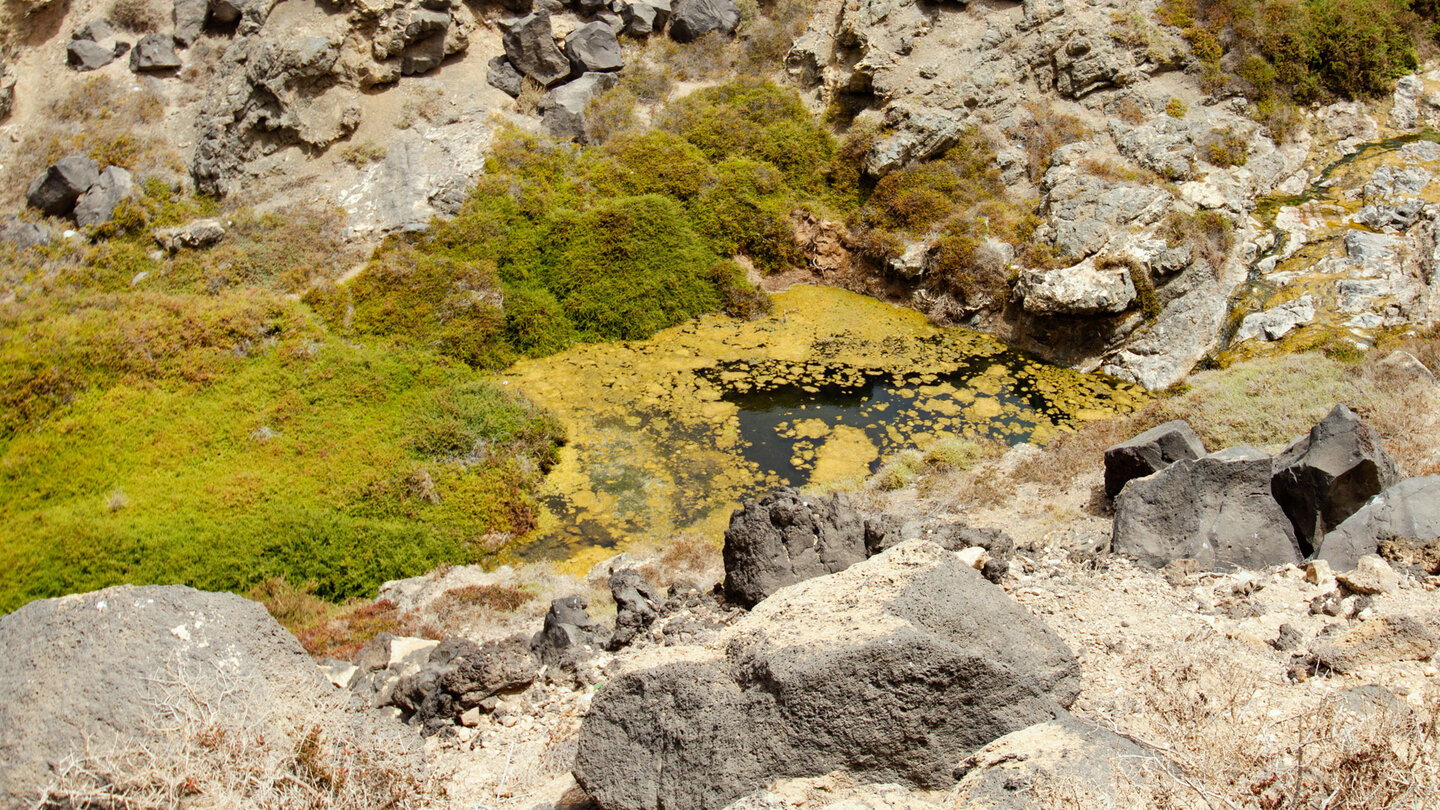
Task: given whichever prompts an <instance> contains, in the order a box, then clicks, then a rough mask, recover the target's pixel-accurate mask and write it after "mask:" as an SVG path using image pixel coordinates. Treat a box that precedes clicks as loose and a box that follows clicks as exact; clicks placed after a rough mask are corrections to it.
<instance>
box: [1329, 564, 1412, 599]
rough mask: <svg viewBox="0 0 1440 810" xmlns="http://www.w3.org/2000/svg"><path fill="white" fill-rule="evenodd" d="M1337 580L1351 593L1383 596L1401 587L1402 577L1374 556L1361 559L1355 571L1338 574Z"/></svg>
mask: <svg viewBox="0 0 1440 810" xmlns="http://www.w3.org/2000/svg"><path fill="white" fill-rule="evenodd" d="M1335 579H1336V580H1337V581H1339V582H1340V584H1341V585H1344V586H1345V587H1346V588H1347V589H1349V590H1350V592H1351V593H1359V594H1381V593H1389V592H1390V591H1393V590H1395V589H1396V588H1398V587H1400V577H1399V575H1397V574H1396V573H1395V569H1393V568H1391V567H1390V564H1389V563H1387V562H1385V561H1384V560H1382V559H1380V558H1379V557H1377V556H1375V555H1373V554H1367V555H1365V556H1364V557H1361V558H1360V559H1359V560H1358V561H1357V562H1356V563H1355V570H1353V571H1347V572H1344V573H1341V574H1337V575H1336V576H1335Z"/></svg>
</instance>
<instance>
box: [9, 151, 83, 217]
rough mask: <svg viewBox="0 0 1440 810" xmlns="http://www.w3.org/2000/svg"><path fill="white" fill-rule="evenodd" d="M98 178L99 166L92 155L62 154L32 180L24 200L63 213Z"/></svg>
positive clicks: (58, 214)
mask: <svg viewBox="0 0 1440 810" xmlns="http://www.w3.org/2000/svg"><path fill="white" fill-rule="evenodd" d="M99 179H100V167H99V166H98V165H96V163H95V161H93V160H91V159H90V158H88V157H84V156H83V155H71V156H70V157H64V158H60V159H59V160H57V161H55V164H54V165H52V166H51V167H50V168H48V169H46V170H45V173H44V174H42V175H40V176H39V177H37V178H35V179H34V181H32V182H31V183H30V188H29V189H27V190H26V192H25V201H26V203H28V204H29V206H30V207H31V208H34V209H36V210H38V211H40V212H41V213H42V214H46V215H48V216H52V217H63V216H65V215H67V214H69V213H70V212H71V211H72V210H74V208H75V201H76V200H78V199H79V198H80V195H81V194H84V193H85V191H86V190H87V189H89V188H90V187H91V186H93V185H95V182H96V181H97V180H99Z"/></svg>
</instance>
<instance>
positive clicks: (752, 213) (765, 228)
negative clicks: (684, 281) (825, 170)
mask: <svg viewBox="0 0 1440 810" xmlns="http://www.w3.org/2000/svg"><path fill="white" fill-rule="evenodd" d="M792 206H793V201H792V199H791V197H790V190H789V188H788V187H786V185H785V181H784V178H783V177H782V176H781V175H780V172H779V170H777V169H776V168H775V167H774V166H771V165H770V164H768V163H758V162H756V161H753V160H747V159H744V158H737V159H732V160H726V161H724V162H722V163H720V164H719V165H717V166H716V167H715V176H714V179H713V180H711V181H710V183H709V184H708V185H707V186H706V188H705V189H704V190H703V191H701V192H700V195H699V196H698V197H696V198H695V200H694V202H693V203H692V204H691V205H690V210H691V212H692V216H693V218H694V222H695V227H696V230H698V231H699V232H700V234H701V235H702V236H704V237H705V238H706V240H707V241H708V242H709V244H710V247H711V249H712V250H714V251H715V252H716V253H719V254H720V255H722V256H730V255H735V254H744V255H746V256H749V257H750V259H751V260H752V261H753V262H754V263H755V267H756V268H757V269H759V270H760V271H761V272H762V273H770V272H774V271H776V270H779V269H781V268H784V267H787V266H790V265H793V264H795V263H797V262H799V261H800V258H801V257H800V248H799V246H798V245H796V243H795V235H794V226H793V225H792V224H791V222H790V210H791V208H792Z"/></svg>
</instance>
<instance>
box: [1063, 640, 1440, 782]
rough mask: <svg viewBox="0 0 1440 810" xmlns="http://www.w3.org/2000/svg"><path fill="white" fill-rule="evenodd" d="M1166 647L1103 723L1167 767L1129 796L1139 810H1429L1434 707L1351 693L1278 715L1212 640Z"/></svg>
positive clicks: (1432, 700) (1267, 696)
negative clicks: (1147, 748) (1150, 749)
mask: <svg viewBox="0 0 1440 810" xmlns="http://www.w3.org/2000/svg"><path fill="white" fill-rule="evenodd" d="M1172 647H1173V648H1172V649H1169V650H1167V651H1165V653H1164V654H1163V655H1151V656H1149V661H1150V663H1149V665H1148V668H1147V669H1146V670H1145V671H1144V672H1142V673H1141V674H1140V677H1139V680H1140V683H1139V684H1137V686H1136V688H1134V689H1127V690H1125V695H1124V697H1121V698H1119V699H1117V702H1116V705H1115V706H1114V707H1113V715H1112V716H1111V717H1109V718H1108V720H1109V721H1110V722H1112V723H1114V724H1115V725H1116V726H1118V730H1120V731H1121V732H1123V733H1126V734H1129V735H1131V736H1133V737H1135V738H1137V739H1140V740H1142V741H1144V742H1146V743H1148V744H1150V745H1152V746H1154V747H1156V748H1158V749H1160V750H1162V751H1164V752H1165V754H1166V756H1167V757H1169V758H1170V759H1171V760H1172V761H1173V762H1174V763H1175V764H1176V765H1177V766H1178V768H1175V769H1171V770H1159V769H1157V770H1154V771H1152V772H1150V773H1149V774H1148V778H1147V779H1146V783H1145V784H1143V785H1137V786H1135V789H1136V793H1137V795H1139V796H1144V797H1145V798H1146V799H1147V801H1146V802H1145V803H1144V806H1150V807H1157V808H1181V807H1185V808H1189V807H1229V808H1242V807H1243V808H1258V809H1259V810H1281V808H1285V809H1286V810H1289V809H1290V808H1307V810H1309V809H1312V808H1314V809H1317V810H1318V808H1327V809H1335V808H1349V809H1352V810H1358V809H1359V808H1377V810H1378V808H1424V807H1436V806H1440V749H1437V746H1436V723H1437V720H1440V703H1437V701H1436V698H1437V697H1440V695H1431V696H1429V697H1428V699H1427V700H1426V701H1425V703H1424V705H1425V706H1426V707H1427V708H1425V709H1424V710H1414V709H1412V708H1410V707H1409V706H1407V705H1406V704H1405V703H1404V702H1402V701H1399V700H1398V699H1393V698H1387V697H1384V696H1382V697H1378V698H1370V697H1366V696H1364V695H1362V694H1358V693H1355V692H1349V693H1341V692H1329V693H1322V694H1316V693H1314V692H1309V691H1306V692H1303V693H1299V694H1301V695H1303V696H1302V697H1295V695H1296V694H1297V693H1294V692H1292V693H1290V697H1291V699H1290V700H1289V701H1287V702H1284V703H1282V702H1280V699H1279V697H1278V693H1277V692H1274V691H1267V690H1265V689H1264V688H1263V687H1264V683H1265V680H1266V679H1265V677H1264V676H1263V675H1259V674H1256V673H1247V674H1245V675H1240V674H1239V673H1237V672H1236V671H1235V668H1234V665H1233V660H1232V656H1231V655H1230V654H1229V652H1228V647H1227V646H1226V644H1225V643H1223V642H1222V641H1220V640H1219V639H1217V638H1214V637H1211V638H1198V639H1186V640H1185V641H1183V642H1181V643H1176V644H1173V645H1172ZM1257 687H1259V688H1258V689H1257ZM1091 806H1094V805H1091ZM1137 806H1140V805H1137Z"/></svg>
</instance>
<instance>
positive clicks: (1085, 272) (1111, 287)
mask: <svg viewBox="0 0 1440 810" xmlns="http://www.w3.org/2000/svg"><path fill="white" fill-rule="evenodd" d="M1015 294H1016V295H1018V296H1019V297H1020V301H1021V303H1022V305H1023V306H1024V307H1025V311H1026V312H1031V313H1034V314H1037V315H1113V314H1116V313H1120V312H1124V311H1125V310H1127V309H1129V308H1130V306H1131V305H1132V304H1134V303H1135V295H1136V294H1135V283H1134V281H1133V280H1132V279H1131V277H1130V270H1129V269H1128V268H1126V267H1100V266H1098V265H1097V264H1096V263H1095V262H1093V261H1090V260H1088V259H1087V260H1086V261H1084V262H1081V263H1080V264H1077V265H1074V266H1072V267H1062V268H1057V269H1033V270H1032V269H1027V270H1022V271H1021V273H1020V278H1019V280H1018V281H1017V282H1016V284H1015Z"/></svg>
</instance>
